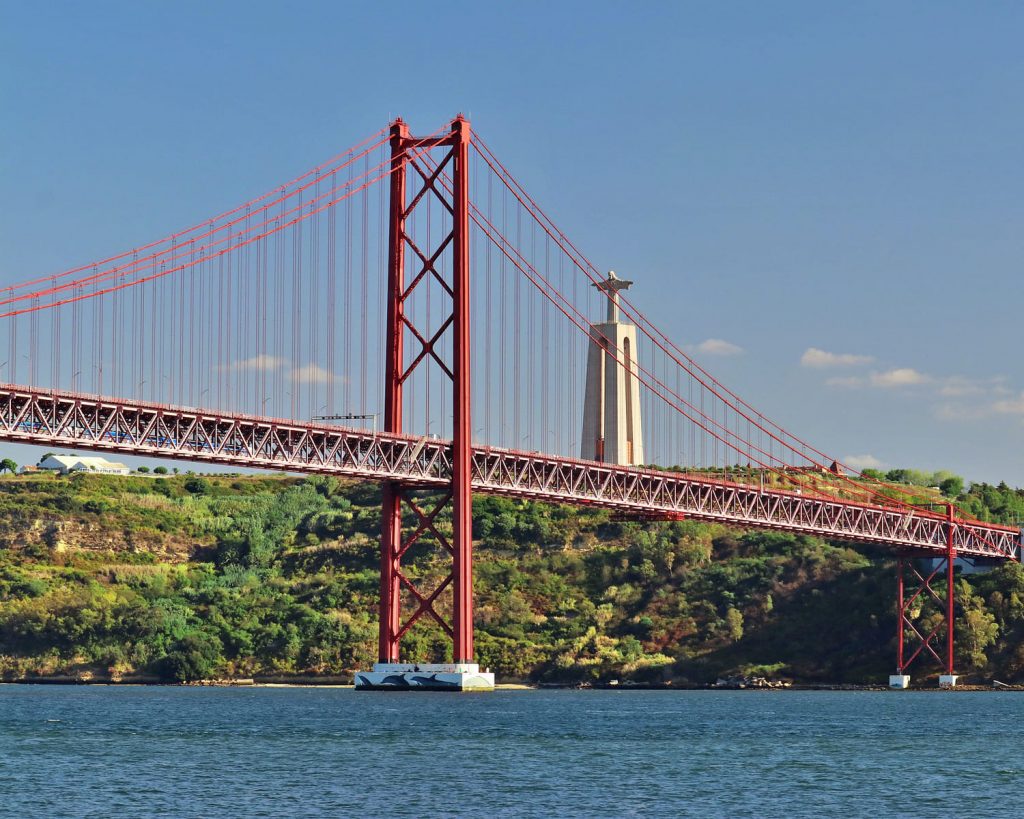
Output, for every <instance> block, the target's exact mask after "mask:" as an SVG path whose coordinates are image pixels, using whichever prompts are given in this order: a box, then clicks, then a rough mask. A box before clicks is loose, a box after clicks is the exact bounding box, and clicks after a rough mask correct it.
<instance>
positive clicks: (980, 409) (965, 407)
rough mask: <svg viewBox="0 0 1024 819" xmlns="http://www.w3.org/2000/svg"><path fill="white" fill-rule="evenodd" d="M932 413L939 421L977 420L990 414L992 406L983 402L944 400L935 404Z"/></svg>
mask: <svg viewBox="0 0 1024 819" xmlns="http://www.w3.org/2000/svg"><path fill="white" fill-rule="evenodd" d="M932 413H933V414H934V416H935V417H936V418H937V419H938V420H939V421H978V420H981V419H982V418H988V417H989V416H990V415H991V414H992V407H989V406H986V405H984V404H954V403H952V402H949V401H947V402H945V403H942V404H939V405H938V406H936V407H935V408H934V409H933V410H932Z"/></svg>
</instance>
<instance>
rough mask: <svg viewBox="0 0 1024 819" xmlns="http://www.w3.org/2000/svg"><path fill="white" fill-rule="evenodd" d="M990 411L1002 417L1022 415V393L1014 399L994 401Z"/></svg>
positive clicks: (1023, 398) (1023, 402)
mask: <svg viewBox="0 0 1024 819" xmlns="http://www.w3.org/2000/svg"><path fill="white" fill-rule="evenodd" d="M992 409H994V410H995V411H996V412H998V413H1001V414H1003V415H1024V392H1021V394H1020V395H1018V396H1017V397H1016V398H1006V399H1003V400H1001V401H996V402H995V403H994V404H993V405H992Z"/></svg>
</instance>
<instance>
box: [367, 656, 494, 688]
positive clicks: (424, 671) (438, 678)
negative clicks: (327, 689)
mask: <svg viewBox="0 0 1024 819" xmlns="http://www.w3.org/2000/svg"><path fill="white" fill-rule="evenodd" d="M355 682H356V690H357V691H493V690H494V674H492V673H491V672H490V671H481V670H480V666H479V665H477V664H476V663H374V666H373V671H357V672H356V680H355Z"/></svg>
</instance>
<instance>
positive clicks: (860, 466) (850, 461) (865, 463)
mask: <svg viewBox="0 0 1024 819" xmlns="http://www.w3.org/2000/svg"><path fill="white" fill-rule="evenodd" d="M843 463H844V464H846V465H847V466H848V467H851V468H852V469H856V470H857V471H858V472H863V471H864V470H865V469H882V468H883V467H884V466H885V464H884V463H883V462H882V461H880V460H878V458H876V457H875V456H874V455H847V456H846V457H844V458H843Z"/></svg>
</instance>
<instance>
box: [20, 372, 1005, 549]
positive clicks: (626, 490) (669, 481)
mask: <svg viewBox="0 0 1024 819" xmlns="http://www.w3.org/2000/svg"><path fill="white" fill-rule="evenodd" d="M0 440H6V441H12V442H17V443H25V444H42V445H46V446H60V447H69V448H80V449H88V450H96V451H101V452H103V451H105V452H119V453H125V454H129V455H149V456H153V457H160V458H172V459H176V460H186V461H198V462H206V463H217V464H224V465H228V466H239V467H255V468H260V469H273V470H283V471H288V472H303V473H323V474H331V475H340V476H345V477H350V478H365V479H371V480H378V481H380V480H397V481H401V482H403V483H405V484H411V485H415V486H422V487H424V488H429V487H432V486H444V485H446V484H447V483H449V482H450V477H449V476H450V474H451V450H450V442H449V441H445V440H440V439H434V438H418V437H409V436H404V435H392V434H385V433H371V432H368V431H366V430H359V429H347V428H344V427H338V426H331V425H325V424H314V423H304V422H303V423H296V422H293V421H283V420H276V419H271V418H262V417H259V416H253V415H232V414H225V413H217V412H214V411H209V410H200V409H193V408H184V407H168V406H163V405H159V404H153V403H146V402H139V401H126V400H120V399H114V398H106V397H103V398H100V397H97V396H94V395H83V394H77V393H71V392H63V391H50V390H41V389H38V388H33V387H23V386H17V385H0ZM473 489H474V491H476V492H483V493H489V494H496V495H507V496H512V497H520V498H530V499H534V500H540V501H549V502H553V503H568V504H574V505H577V506H597V507H603V508H607V509H613V510H615V511H617V512H620V513H623V514H626V515H632V514H636V515H642V516H648V515H651V516H656V517H658V516H664V517H670V518H671V517H675V518H680V517H682V518H689V519H693V520H702V521H717V522H720V523H728V524H734V525H739V526H748V527H755V528H764V529H777V530H784V531H789V532H803V533H806V534H810V535H820V536H822V537H828V538H833V539H837V540H842V541H850V542H862V543H863V542H866V543H876V544H880V545H885V546H890V547H894V548H897V549H905V550H911V551H914V552H921V553H930V554H935V555H936V556H938V555H944V554H945V553H946V551H947V536H948V532H949V528H950V525H952V527H953V540H954V546H955V548H956V551H957V554H959V555H962V556H971V557H989V558H1002V559H1015V560H1020V558H1021V531H1020V530H1019V529H1016V528H1009V527H1005V526H997V525H994V524H988V523H978V522H973V521H964V520H959V519H957V520H954V521H952V524H951V523H950V521H949V520H948V519H947V518H946V517H945V516H944V515H940V514H937V513H935V512H932V511H929V510H917V509H909V508H906V507H885V506H873V505H865V504H861V503H853V502H849V501H840V500H835V499H830V498H829V497H827V496H822V495H812V494H801V493H799V492H792V491H782V490H770V489H764V490H762V489H759V488H758V487H756V486H747V485H743V484H734V483H729V482H724V481H717V480H711V479H708V478H706V477H705V478H702V477H701V476H696V475H688V474H682V473H674V472H662V471H658V470H650V469H638V468H633V467H621V466H613V465H609V464H602V463H597V462H593V461H581V460H575V459H571V458H564V457H560V456H552V455H544V454H540V453H536V452H518V451H514V450H506V449H495V448H488V447H481V448H478V449H476V450H475V451H474V454H473Z"/></svg>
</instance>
